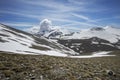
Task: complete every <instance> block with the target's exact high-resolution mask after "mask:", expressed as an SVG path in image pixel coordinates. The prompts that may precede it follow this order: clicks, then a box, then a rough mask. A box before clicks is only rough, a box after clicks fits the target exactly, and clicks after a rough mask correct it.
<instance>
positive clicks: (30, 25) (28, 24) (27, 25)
mask: <svg viewBox="0 0 120 80" xmlns="http://www.w3.org/2000/svg"><path fill="white" fill-rule="evenodd" d="M1 23H2V24H5V25H9V26H17V27H32V26H34V25H35V24H32V23H31V24H30V23H25V22H1Z"/></svg>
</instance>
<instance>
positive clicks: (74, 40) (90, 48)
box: [29, 19, 120, 53]
mask: <svg viewBox="0 0 120 80" xmlns="http://www.w3.org/2000/svg"><path fill="white" fill-rule="evenodd" d="M37 29H38V31H37V32H36V30H37ZM29 30H30V29H29ZM31 32H34V34H35V35H37V36H43V37H46V38H49V39H50V40H51V39H52V40H55V41H57V42H58V43H60V44H62V45H64V46H66V47H68V48H71V49H73V50H74V51H76V52H78V53H86V52H88V53H89V52H96V51H113V50H120V29H119V28H115V27H111V26H106V27H93V28H90V29H84V30H80V31H79V32H70V31H68V30H67V29H62V28H60V27H59V26H53V24H52V21H50V20H48V19H44V20H42V21H41V22H40V26H39V28H36V27H33V28H31ZM35 32H36V33H35Z"/></svg>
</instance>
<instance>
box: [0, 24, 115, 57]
mask: <svg viewBox="0 0 120 80" xmlns="http://www.w3.org/2000/svg"><path fill="white" fill-rule="evenodd" d="M86 34H88V33H86ZM91 34H92V33H91ZM74 35H77V36H78V34H74ZM79 35H81V34H79ZM89 35H90V34H89ZM99 35H102V33H101V34H99ZM37 39H38V40H36V39H35V36H33V35H31V34H28V33H24V32H22V31H19V30H16V29H14V28H10V27H8V26H5V25H2V24H1V25H0V51H5V52H13V53H19V54H32V55H50V56H59V57H70V58H93V57H103V56H114V55H108V53H110V52H95V53H93V54H92V55H85V56H74V55H79V54H78V53H76V52H74V51H73V50H71V49H69V48H66V47H65V46H63V45H61V44H58V43H57V42H54V41H51V40H50V41H48V40H47V39H44V38H42V37H40V38H37ZM33 45H34V46H35V48H34V47H33ZM78 45H81V44H78ZM71 47H72V46H71Z"/></svg>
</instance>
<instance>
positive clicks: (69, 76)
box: [0, 51, 120, 80]
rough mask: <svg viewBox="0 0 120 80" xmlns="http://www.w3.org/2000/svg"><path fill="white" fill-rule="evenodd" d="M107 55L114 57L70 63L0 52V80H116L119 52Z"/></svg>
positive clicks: (119, 75)
mask: <svg viewBox="0 0 120 80" xmlns="http://www.w3.org/2000/svg"><path fill="white" fill-rule="evenodd" d="M111 54H116V55H118V56H114V57H102V58H88V59H72V58H62V57H52V56H45V55H22V54H21V55H20V54H8V53H7V52H0V80H42V79H43V80H120V51H116V52H114V53H111ZM108 71H112V72H113V73H114V74H113V75H109V74H108Z"/></svg>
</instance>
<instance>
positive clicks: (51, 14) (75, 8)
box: [0, 0, 120, 30]
mask: <svg viewBox="0 0 120 80" xmlns="http://www.w3.org/2000/svg"><path fill="white" fill-rule="evenodd" d="M46 18H47V19H50V20H52V22H53V25H57V26H61V27H64V28H68V29H74V30H79V29H81V28H91V27H96V26H106V25H111V26H115V27H120V0H0V23H4V24H7V25H10V26H13V27H15V28H18V29H25V28H29V27H32V26H35V25H39V23H40V21H41V20H43V19H46Z"/></svg>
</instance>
